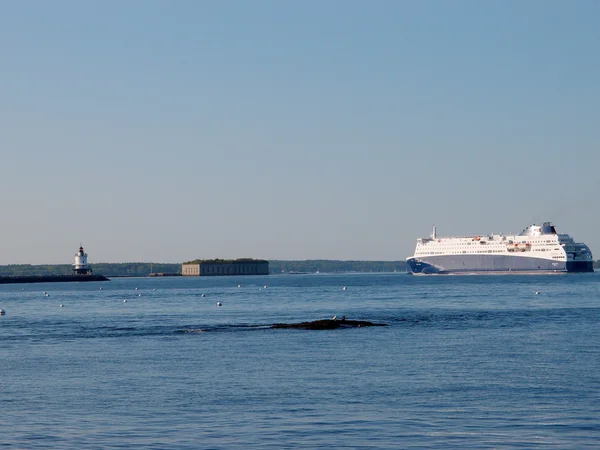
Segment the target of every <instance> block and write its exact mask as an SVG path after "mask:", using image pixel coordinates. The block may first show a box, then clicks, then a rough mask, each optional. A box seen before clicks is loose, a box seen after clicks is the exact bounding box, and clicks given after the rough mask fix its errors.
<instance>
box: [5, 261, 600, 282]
mask: <svg viewBox="0 0 600 450" xmlns="http://www.w3.org/2000/svg"><path fill="white" fill-rule="evenodd" d="M90 265H91V267H92V269H93V270H94V273H97V274H102V275H104V276H105V277H109V278H116V277H120V278H131V277H147V276H149V275H150V274H163V275H162V276H157V277H160V278H162V277H163V276H179V274H181V264H173V263H145V262H131V263H91V264H90ZM269 268H270V273H271V274H273V275H275V274H290V275H296V274H311V273H371V272H372V273H393V272H400V273H404V272H406V271H408V270H409V267H408V265H407V264H406V262H405V261H404V260H402V261H362V260H325V259H312V260H311V259H309V260H269ZM594 268H600V261H596V262H595V263H594ZM72 270H73V268H72V265H71V264H37V265H32V264H10V265H0V277H8V276H13V277H14V276H20V277H24V276H56V275H62V276H69V275H72ZM155 276H156V275H155Z"/></svg>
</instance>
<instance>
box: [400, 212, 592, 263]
mask: <svg viewBox="0 0 600 450" xmlns="http://www.w3.org/2000/svg"><path fill="white" fill-rule="evenodd" d="M406 262H407V264H408V265H409V267H410V270H411V272H412V273H414V274H434V273H437V274H444V273H498V272H501V273H502V272H521V273H522V272H529V273H547V272H593V271H594V260H593V258H592V252H591V251H590V249H589V247H588V246H587V245H585V244H583V243H577V242H575V241H574V240H573V238H572V237H571V236H569V235H568V234H561V233H557V232H556V228H555V227H554V226H553V225H552V224H551V223H550V222H544V223H543V224H542V225H541V226H539V225H531V226H529V227H528V228H526V229H525V230H523V231H522V232H521V233H520V234H518V235H512V236H510V235H509V236H505V235H502V234H491V235H479V236H466V237H441V238H440V237H438V236H437V234H436V229H435V226H434V227H433V232H432V233H431V235H430V236H429V237H428V238H419V239H417V247H416V249H415V254H414V255H413V256H411V257H409V258H407V259H406Z"/></svg>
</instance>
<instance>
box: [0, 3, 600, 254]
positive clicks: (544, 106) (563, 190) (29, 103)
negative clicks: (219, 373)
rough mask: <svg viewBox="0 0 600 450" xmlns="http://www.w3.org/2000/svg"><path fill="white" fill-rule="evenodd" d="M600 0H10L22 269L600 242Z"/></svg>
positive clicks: (5, 113) (3, 126)
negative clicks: (533, 238)
mask: <svg viewBox="0 0 600 450" xmlns="http://www.w3.org/2000/svg"><path fill="white" fill-rule="evenodd" d="M599 48H600V2H598V1H595V0H591V1H584V0H578V1H577V0H576V1H546V0H544V1H534V0H530V1H497V2H482V1H479V0H474V1H459V0H456V1H447V2H445V1H414V2H409V1H400V0H393V1H383V0H380V1H372V2H368V1H349V0H339V1H333V0H320V1H295V2H291V1H279V0H272V1H266V0H265V1H261V0H255V1H245V0H244V1H242V0H240V1H172V2H168V1H152V0H143V1H142V0H139V1H135V0H130V1H104V0H103V1H80V0H74V1H60V0H57V1H53V2H48V1H33V0H27V1H19V2H16V1H15V2H10V1H5V2H2V3H0V152H1V154H2V163H1V164H0V189H1V192H2V194H3V195H2V220H1V221H0V264H8V263H31V264H38V263H71V262H72V257H73V254H74V253H75V251H76V250H77V247H78V246H79V244H80V242H81V243H83V244H84V246H85V247H86V250H87V251H88V252H89V255H90V261H91V262H123V261H157V262H158V261H162V262H179V261H182V260H186V259H192V258H196V257H200V258H209V257H224V258H231V257H232V258H235V257H262V258H268V259H316V258H327V259H365V260H397V259H404V258H405V257H407V256H409V255H411V254H412V252H413V250H414V244H415V239H416V238H417V237H418V236H421V235H427V234H429V232H430V229H431V226H432V225H433V224H436V225H437V227H438V232H439V234H442V235H447V234H471V233H490V232H509V231H519V230H520V229H522V228H524V227H525V226H526V225H528V224H530V223H532V222H541V221H544V220H551V221H553V222H554V223H555V225H556V226H557V227H558V228H559V231H563V232H568V233H570V234H571V235H573V236H574V237H575V238H576V239H578V240H581V241H584V242H586V243H588V244H589V245H590V246H591V249H592V251H593V252H594V256H595V257H596V258H597V259H598V258H600V226H599V225H600V209H599V208H598V192H599V189H600V177H599V176H598V168H599V166H600V152H599V145H600V144H599V143H600V125H599V122H598V121H599V119H600V82H599V80H600V56H599V55H600V53H599Z"/></svg>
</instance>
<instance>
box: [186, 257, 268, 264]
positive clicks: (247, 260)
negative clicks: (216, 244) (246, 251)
mask: <svg viewBox="0 0 600 450" xmlns="http://www.w3.org/2000/svg"><path fill="white" fill-rule="evenodd" d="M266 262H268V261H267V260H266V259H253V258H238V259H219V258H216V259H194V260H193V261H186V262H184V263H183V264H201V263H211V264H214V263H217V264H247V263H266Z"/></svg>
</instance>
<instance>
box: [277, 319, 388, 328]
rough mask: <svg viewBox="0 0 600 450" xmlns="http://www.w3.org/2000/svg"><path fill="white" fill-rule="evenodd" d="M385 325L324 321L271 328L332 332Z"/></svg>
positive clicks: (278, 324) (362, 321)
mask: <svg viewBox="0 0 600 450" xmlns="http://www.w3.org/2000/svg"><path fill="white" fill-rule="evenodd" d="M386 326H387V324H385V323H373V322H367V321H365V320H348V319H343V320H339V319H324V320H313V321H312V322H300V323H276V324H273V325H271V328H300V329H302V330H334V329H336V328H355V327H356V328H359V327H386Z"/></svg>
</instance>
